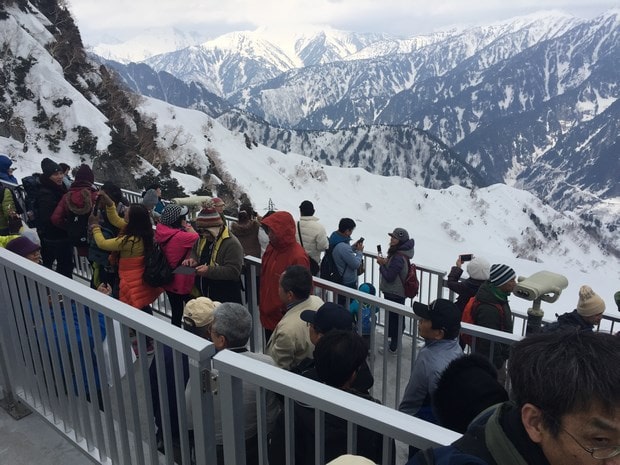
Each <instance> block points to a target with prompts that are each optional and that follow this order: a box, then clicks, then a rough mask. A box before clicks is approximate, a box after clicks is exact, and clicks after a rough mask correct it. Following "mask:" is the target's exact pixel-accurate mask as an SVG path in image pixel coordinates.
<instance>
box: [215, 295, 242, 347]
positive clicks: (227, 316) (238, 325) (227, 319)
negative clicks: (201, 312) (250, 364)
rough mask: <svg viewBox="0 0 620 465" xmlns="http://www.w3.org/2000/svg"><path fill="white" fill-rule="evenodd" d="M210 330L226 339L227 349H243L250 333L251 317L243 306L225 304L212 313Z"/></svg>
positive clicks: (230, 303)
mask: <svg viewBox="0 0 620 465" xmlns="http://www.w3.org/2000/svg"><path fill="white" fill-rule="evenodd" d="M211 329H212V330H213V331H215V332H216V333H217V334H219V335H220V336H224V337H225V338H226V346H227V347H244V346H245V345H246V344H247V343H248V339H249V338H250V333H251V332H252V316H251V315H250V312H249V311H248V309H247V308H245V307H244V306H243V305H241V304H237V303H233V302H225V303H223V304H221V305H220V306H219V307H217V308H216V309H215V311H214V312H213V324H212V326H211Z"/></svg>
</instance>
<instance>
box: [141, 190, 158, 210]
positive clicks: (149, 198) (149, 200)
mask: <svg viewBox="0 0 620 465" xmlns="http://www.w3.org/2000/svg"><path fill="white" fill-rule="evenodd" d="M157 202H159V197H158V196H157V191H156V190H155V189H149V190H148V191H146V192H145V194H144V197H143V198H142V205H144V206H145V207H146V208H148V209H149V210H151V209H153V208H155V205H157Z"/></svg>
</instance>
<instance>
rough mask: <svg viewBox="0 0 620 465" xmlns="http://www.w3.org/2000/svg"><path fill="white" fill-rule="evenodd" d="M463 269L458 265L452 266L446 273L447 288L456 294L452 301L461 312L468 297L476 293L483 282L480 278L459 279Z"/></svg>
mask: <svg viewBox="0 0 620 465" xmlns="http://www.w3.org/2000/svg"><path fill="white" fill-rule="evenodd" d="M462 274H463V269H462V268H459V267H458V266H453V267H452V269H451V270H450V273H449V274H448V284H447V286H448V289H450V290H451V291H452V292H455V293H456V294H458V297H457V298H456V301H455V302H454V303H455V304H456V306H457V307H458V308H459V310H460V311H461V312H463V310H465V305H467V302H469V299H470V298H472V297H473V296H475V295H476V293H477V292H478V289H480V286H481V285H482V283H483V282H484V281H483V280H481V279H474V278H467V279H465V280H463V281H459V279H460V278H461V275H462Z"/></svg>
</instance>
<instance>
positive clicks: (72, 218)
mask: <svg viewBox="0 0 620 465" xmlns="http://www.w3.org/2000/svg"><path fill="white" fill-rule="evenodd" d="M89 216H90V214H88V215H76V214H75V213H73V212H72V211H70V210H69V214H68V215H67V219H66V222H65V227H66V229H67V237H68V238H69V241H70V242H71V244H73V245H74V246H76V247H86V246H87V245H88V217H89Z"/></svg>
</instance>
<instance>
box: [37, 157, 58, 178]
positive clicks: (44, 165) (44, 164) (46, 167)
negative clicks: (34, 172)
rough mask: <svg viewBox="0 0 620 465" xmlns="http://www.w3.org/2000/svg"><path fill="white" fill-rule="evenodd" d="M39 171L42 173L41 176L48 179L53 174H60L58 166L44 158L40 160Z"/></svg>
mask: <svg viewBox="0 0 620 465" xmlns="http://www.w3.org/2000/svg"><path fill="white" fill-rule="evenodd" d="M41 171H43V176H45V177H47V178H49V177H50V176H51V175H52V174H54V173H59V172H62V169H60V165H59V164H58V163H56V162H55V161H54V160H50V159H49V158H44V159H43V160H41Z"/></svg>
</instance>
